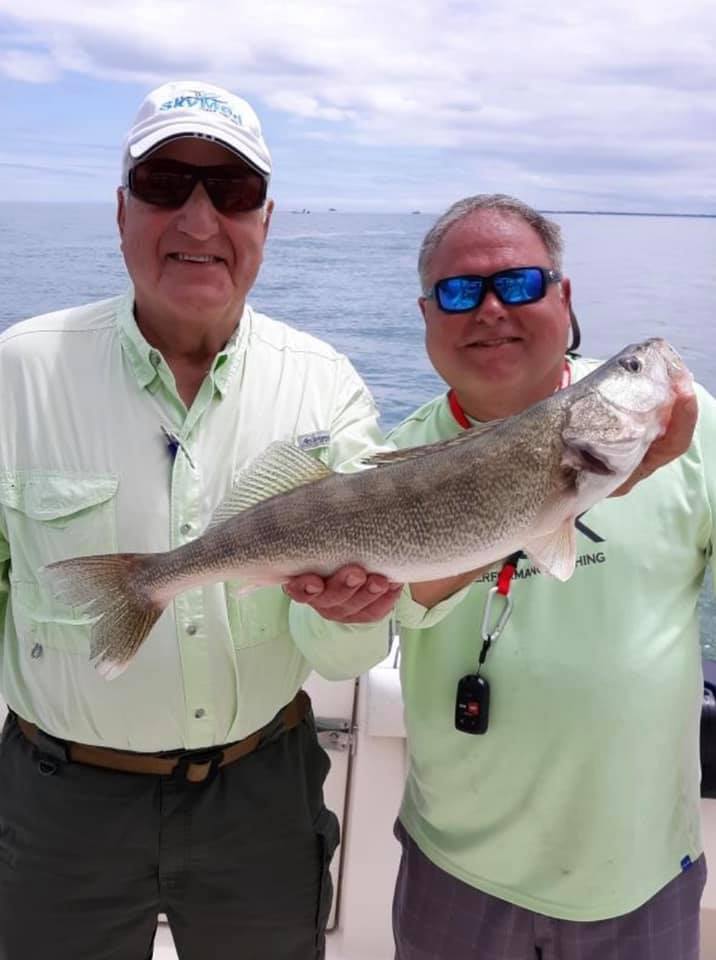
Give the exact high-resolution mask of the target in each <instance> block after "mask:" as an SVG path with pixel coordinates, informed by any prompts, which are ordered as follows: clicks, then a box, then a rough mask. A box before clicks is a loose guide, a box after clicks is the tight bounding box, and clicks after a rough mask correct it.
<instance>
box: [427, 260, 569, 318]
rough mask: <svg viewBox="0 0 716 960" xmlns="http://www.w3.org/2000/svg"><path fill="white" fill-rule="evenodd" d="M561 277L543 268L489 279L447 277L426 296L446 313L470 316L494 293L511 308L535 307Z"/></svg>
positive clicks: (515, 270) (508, 272)
mask: <svg viewBox="0 0 716 960" xmlns="http://www.w3.org/2000/svg"><path fill="white" fill-rule="evenodd" d="M561 279H562V274H561V273H559V271H557V270H547V269H545V268H544V267H513V268H512V269H510V270H498V271H497V273H491V274H490V276H489V277H478V276H464V277H444V278H443V279H442V280H438V282H437V283H436V284H435V286H434V287H433V289H432V290H431V291H430V292H429V293H426V294H425V297H426V299H428V300H435V301H436V303H437V305H438V306H439V307H440V309H441V310H442V311H443V312H444V313H467V312H468V311H469V310H476V309H477V308H478V307H479V306H480V304H481V303H482V301H483V300H484V299H485V296H486V294H487V291H488V290H492V291H493V293H494V294H495V296H496V297H497V299H498V300H499V301H500V303H504V304H505V305H506V306H508V307H514V306H520V305H522V304H525V303H535V301H537V300H541V299H542V297H544V296H545V294H546V293H547V286H548V285H549V284H550V283H558V282H559V281H560V280H561Z"/></svg>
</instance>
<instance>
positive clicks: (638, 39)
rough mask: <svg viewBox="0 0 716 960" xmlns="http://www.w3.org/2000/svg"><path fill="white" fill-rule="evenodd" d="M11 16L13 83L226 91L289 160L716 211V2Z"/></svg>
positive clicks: (185, 8) (526, 1)
mask: <svg viewBox="0 0 716 960" xmlns="http://www.w3.org/2000/svg"><path fill="white" fill-rule="evenodd" d="M3 13H4V15H5V20H6V22H7V24H8V38H7V41H6V42H5V41H4V40H3V35H2V33H0V72H2V73H5V75H6V76H8V77H12V78H14V79H23V80H26V81H27V82H30V83H39V82H42V83H52V82H53V81H54V80H56V79H57V78H58V77H59V76H73V75H82V76H86V77H91V78H97V79H98V80H99V81H110V82H121V83H128V82H133V83H141V84H143V85H145V86H149V85H151V84H153V83H154V82H157V83H158V82H161V81H162V80H164V79H166V78H167V77H168V76H178V75H182V74H183V75H185V76H187V75H188V76H195V77H196V78H197V79H201V78H206V79H213V80H215V81H217V82H219V83H224V84H226V85H228V86H231V87H232V88H234V89H236V90H237V91H239V92H242V93H243V94H245V95H246V96H248V97H249V99H251V100H252V102H254V103H255V105H256V106H257V108H258V109H259V112H262V111H264V110H265V109H268V110H269V112H274V113H277V114H278V115H279V117H280V118H282V119H283V120H284V121H286V120H288V121H289V122H288V123H285V122H284V128H285V129H282V130H281V132H280V134H279V140H278V141H277V146H280V143H281V138H284V137H285V138H287V139H288V138H290V139H291V141H292V142H293V143H295V142H296V141H297V140H300V141H301V142H302V143H303V144H304V145H305V147H306V149H307V150H308V149H309V148H310V146H311V144H312V145H313V149H314V150H316V149H318V147H319V145H320V144H321V143H326V142H336V143H338V144H341V145H343V147H344V149H345V150H349V149H355V150H358V151H362V150H364V151H365V152H364V153H363V155H364V156H366V157H367V156H368V154H369V152H370V151H371V150H373V151H376V150H377V151H380V152H384V151H386V150H392V149H395V150H398V151H400V150H403V151H406V154H405V156H407V154H408V152H409V153H410V155H411V156H412V157H413V158H415V157H416V156H418V155H419V154H421V153H422V152H423V151H427V152H429V153H432V154H433V155H434V153H435V151H441V152H442V155H443V158H444V162H446V163H447V162H449V163H450V164H452V165H459V164H460V163H461V162H463V158H462V157H463V154H465V155H466V157H467V160H468V166H472V158H477V157H481V158H483V160H485V159H488V160H490V162H491V164H492V165H491V167H490V170H489V176H491V174H493V173H495V174H497V173H500V172H502V173H504V171H505V170H509V171H511V172H512V173H513V174H514V176H513V180H514V181H516V182H518V183H526V182H532V183H533V185H538V184H539V183H540V182H542V183H543V185H544V187H545V189H548V188H549V187H550V185H551V181H552V180H553V179H554V177H556V176H559V177H561V178H565V177H570V176H571V175H572V174H573V175H574V176H575V177H577V178H578V177H582V178H583V182H584V184H585V190H589V189H590V178H597V177H598V176H599V175H600V174H601V176H602V178H604V177H607V176H608V177H611V178H613V180H612V186H611V189H612V194H614V195H616V194H617V192H618V184H617V181H616V179H615V178H618V177H619V176H622V177H623V178H624V186H625V187H628V189H631V190H634V191H635V192H636V193H637V194H641V193H642V192H643V196H644V198H646V197H647V196H648V197H649V198H651V197H652V196H654V195H655V194H657V195H658V192H659V191H658V189H657V188H656V184H655V182H654V178H656V177H662V178H663V185H662V193H667V194H672V193H673V194H674V195H683V196H684V197H685V198H687V199H688V198H692V199H693V200H694V202H696V199H695V198H696V196H697V195H698V196H699V197H700V198H701V200H700V202H701V203H702V204H703V203H706V204H710V209H716V183H715V182H714V175H713V174H712V173H711V171H712V170H714V169H716V148H715V147H714V138H713V131H714V129H716V105H715V103H714V99H713V90H714V89H716V58H714V56H713V45H712V42H710V38H713V36H714V35H716V5H714V4H713V3H712V0H682V2H681V3H679V4H674V3H673V2H672V0H632V2H631V3H630V4H628V5H627V4H626V3H624V2H623V0H573V2H572V3H571V4H570V5H569V6H564V7H557V6H556V5H555V7H554V9H548V8H545V7H544V5H542V4H536V3H535V2H534V0H510V2H508V0H485V2H483V3H481V4H480V5H479V6H478V5H477V4H475V3H474V2H472V0H465V2H462V0H412V2H405V0H394V2H391V3H386V2H385V0H343V2H340V3H328V2H327V0H297V2H294V3H291V4H287V3H285V2H284V0H263V2H262V4H261V5H258V4H257V5H254V8H253V9H252V10H251V11H248V12H247V10H246V8H245V7H244V6H243V5H242V6H241V7H239V6H237V5H233V6H229V5H226V6H217V7H206V8H201V7H200V8H197V6H196V4H194V3H189V2H185V0H154V2H153V3H152V4H151V5H149V4H146V3H144V2H138V0H126V2H121V3H120V2H119V0H102V2H91V0H78V2H75V3H72V4H58V3H57V2H56V0H33V2H32V3H31V4H28V5H26V7H22V6H18V5H17V4H16V3H15V2H14V0H0V15H1V14H3ZM10 29H11V33H10ZM274 127H276V128H277V127H278V123H275V124H274ZM375 156H376V154H374V157H375ZM373 162H374V161H373ZM403 162H405V158H404V159H403ZM481 176H483V177H484V163H483V164H482V170H481ZM489 176H488V179H489ZM592 185H593V184H592ZM625 192H626V191H625ZM689 202H691V199H689Z"/></svg>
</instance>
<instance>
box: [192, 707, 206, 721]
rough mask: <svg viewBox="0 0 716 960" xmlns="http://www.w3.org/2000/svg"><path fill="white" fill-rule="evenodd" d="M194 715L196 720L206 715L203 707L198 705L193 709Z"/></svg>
mask: <svg viewBox="0 0 716 960" xmlns="http://www.w3.org/2000/svg"><path fill="white" fill-rule="evenodd" d="M194 716H195V717H196V719H197V720H201V718H202V717H204V716H206V710H205V709H204V708H203V707H199V708H198V709H197V710H195V711H194Z"/></svg>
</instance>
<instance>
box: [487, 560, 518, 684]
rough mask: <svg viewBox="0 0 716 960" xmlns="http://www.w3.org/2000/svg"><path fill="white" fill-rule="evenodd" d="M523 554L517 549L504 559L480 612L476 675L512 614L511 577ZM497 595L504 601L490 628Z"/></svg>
mask: <svg viewBox="0 0 716 960" xmlns="http://www.w3.org/2000/svg"><path fill="white" fill-rule="evenodd" d="M524 556H525V555H524V553H523V552H522V551H521V550H518V551H517V553H513V554H511V555H510V556H509V557H508V558H507V560H505V562H504V563H503V564H502V566H501V567H500V572H499V573H498V575H497V586H496V587H492V588H491V589H490V591H489V593H488V594H487V600H486V601H485V610H484V612H483V614H482V627H481V630H480V636H481V638H482V647H481V649H480V656H479V659H478V661H477V672H476V673H477V676H479V674H480V670H481V669H482V665H483V663H484V662H485V659H486V658H487V654H488V653H489V651H490V647H491V646H492V643H493V641H494V640H497V638H498V637H499V636H500V634H501V633H502V631H503V630H504V629H505V625H506V624H507V621H508V620H509V619H510V616H511V614H512V597H511V596H510V587H511V586H512V578H513V577H514V575H515V573H516V572H517V567H518V565H519V562H520V560H522V559H523V558H524ZM497 597H501V598H502V599H503V601H504V603H503V607H502V612H501V613H500V615H499V616H498V618H497V620H496V621H495V623H494V626H493V627H492V628H490V621H491V619H492V607H493V604H494V602H495V600H496V598H497Z"/></svg>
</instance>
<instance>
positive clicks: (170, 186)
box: [129, 161, 194, 208]
mask: <svg viewBox="0 0 716 960" xmlns="http://www.w3.org/2000/svg"><path fill="white" fill-rule="evenodd" d="M193 188H194V178H193V176H192V174H191V172H189V171H184V172H182V171H180V170H177V169H175V168H173V167H166V166H164V165H157V164H155V163H152V162H150V161H148V162H147V163H141V164H139V166H136V167H133V168H132V169H131V170H130V171H129V189H130V190H131V191H132V193H133V194H134V195H135V197H139V199H140V200H143V201H144V203H152V204H154V205H155V206H157V207H172V208H176V207H181V205H182V204H183V203H186V201H187V200H188V198H189V194H190V193H191V191H192V190H193Z"/></svg>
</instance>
